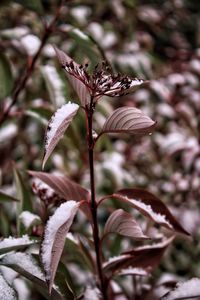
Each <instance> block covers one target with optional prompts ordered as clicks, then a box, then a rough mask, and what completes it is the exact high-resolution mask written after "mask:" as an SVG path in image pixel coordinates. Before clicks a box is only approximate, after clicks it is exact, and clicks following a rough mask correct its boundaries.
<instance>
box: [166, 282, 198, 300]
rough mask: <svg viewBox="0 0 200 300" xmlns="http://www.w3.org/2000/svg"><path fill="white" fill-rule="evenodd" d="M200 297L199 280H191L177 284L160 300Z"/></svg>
mask: <svg viewBox="0 0 200 300" xmlns="http://www.w3.org/2000/svg"><path fill="white" fill-rule="evenodd" d="M197 297H200V279H199V278H192V279H190V280H188V281H185V282H181V283H178V284H177V285H176V287H175V288H174V289H173V290H171V291H169V292H168V293H167V294H165V295H164V296H163V297H162V298H161V300H181V299H185V300H187V299H191V298H197Z"/></svg>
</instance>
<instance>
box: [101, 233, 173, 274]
mask: <svg viewBox="0 0 200 300" xmlns="http://www.w3.org/2000/svg"><path fill="white" fill-rule="evenodd" d="M173 238H174V237H171V238H169V239H167V240H164V241H163V242H161V243H158V244H154V245H147V246H143V247H138V248H134V249H132V250H129V251H127V252H124V253H122V254H121V255H120V256H117V257H114V258H111V259H109V260H108V261H107V262H105V263H104V265H103V271H104V272H105V273H106V274H107V276H112V274H114V273H115V272H119V271H120V270H122V269H124V268H127V267H131V266H132V267H134V268H142V269H145V270H146V271H147V272H150V271H152V270H153V269H154V268H155V267H157V265H158V264H159V262H160V260H161V258H162V256H163V254H164V252H165V250H166V249H167V247H168V246H169V244H170V243H171V242H172V240H173Z"/></svg>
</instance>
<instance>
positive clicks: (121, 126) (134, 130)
mask: <svg viewBox="0 0 200 300" xmlns="http://www.w3.org/2000/svg"><path fill="white" fill-rule="evenodd" d="M155 124H156V123H155V122H154V121H153V120H151V119H150V118H149V117H148V116H146V115H145V114H144V113H143V112H142V111H141V110H139V109H137V108H135V107H128V106H126V107H120V108H118V109H116V110H115V111H114V112H113V113H112V114H111V116H110V117H108V119H107V120H106V122H105V123H104V126H103V129H102V131H101V133H100V134H103V133H117V132H122V133H130V134H146V133H150V132H152V130H153V128H154V127H155Z"/></svg>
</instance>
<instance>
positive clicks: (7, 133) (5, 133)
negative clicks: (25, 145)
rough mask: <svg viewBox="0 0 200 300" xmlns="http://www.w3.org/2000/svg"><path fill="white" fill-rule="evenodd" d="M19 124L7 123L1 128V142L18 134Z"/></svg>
mask: <svg viewBox="0 0 200 300" xmlns="http://www.w3.org/2000/svg"><path fill="white" fill-rule="evenodd" d="M17 131H18V129H17V125H15V124H7V125H6V126H5V127H3V128H2V129H1V130H0V143H2V142H7V141H8V140H10V139H12V138H13V137H14V136H15V135H16V134H17Z"/></svg>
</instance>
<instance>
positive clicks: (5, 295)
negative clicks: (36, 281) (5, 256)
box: [0, 274, 17, 300]
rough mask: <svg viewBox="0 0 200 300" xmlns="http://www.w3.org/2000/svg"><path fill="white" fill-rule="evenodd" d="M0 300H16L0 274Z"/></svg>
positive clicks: (12, 291)
mask: <svg viewBox="0 0 200 300" xmlns="http://www.w3.org/2000/svg"><path fill="white" fill-rule="evenodd" d="M0 299H1V300H16V299H17V298H16V296H15V292H14V290H13V289H12V288H11V287H10V286H9V285H8V283H7V282H6V280H5V279H4V278H3V276H2V275H1V274H0Z"/></svg>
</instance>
